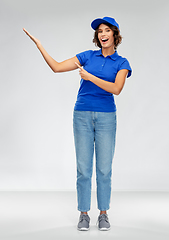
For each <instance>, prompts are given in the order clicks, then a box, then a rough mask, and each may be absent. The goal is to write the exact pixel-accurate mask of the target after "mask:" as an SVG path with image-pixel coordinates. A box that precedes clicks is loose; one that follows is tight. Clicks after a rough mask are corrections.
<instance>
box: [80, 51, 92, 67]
mask: <svg viewBox="0 0 169 240" xmlns="http://www.w3.org/2000/svg"><path fill="white" fill-rule="evenodd" d="M91 52H92V50H88V51H85V52H81V53H78V54H76V57H77V58H78V60H79V62H80V64H81V65H82V66H84V65H85V63H86V62H87V60H88V59H89V58H90V55H91Z"/></svg>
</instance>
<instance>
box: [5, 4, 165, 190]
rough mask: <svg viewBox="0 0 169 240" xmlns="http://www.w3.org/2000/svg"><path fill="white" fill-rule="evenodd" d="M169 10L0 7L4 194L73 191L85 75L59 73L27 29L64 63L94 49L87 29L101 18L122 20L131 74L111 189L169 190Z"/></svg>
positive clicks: (123, 50)
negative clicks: (77, 113)
mask: <svg viewBox="0 0 169 240" xmlns="http://www.w3.org/2000/svg"><path fill="white" fill-rule="evenodd" d="M168 12H169V2H168V1H167V0H166V1H164V0H160V1H153V0H148V1H147V0H146V1H145V0H142V1H134V0H129V1H126V0H121V1H112V0H107V1H96V0H94V1H91V0H90V1H89V0H86V1H80V0H78V1H77V0H71V1H68V0H67V1H66V0H62V1H56V0H55V1H54V0H48V1H41V0H29V1H23V0H15V1H12V0H0V29H1V38H0V67H1V71H0V76H1V77H0V190H74V189H75V187H76V186H75V181H76V160H75V150H74V142H73V129H72V112H73V107H74V103H75V101H76V95H77V91H78V88H79V82H80V77H79V74H78V70H75V71H72V72H68V73H59V74H54V73H53V72H52V71H51V70H50V68H49V67H48V66H47V64H46V63H45V62H44V60H43V58H42V56H41V54H40V52H39V51H38V49H37V48H36V46H35V45H34V43H33V42H32V41H31V40H30V39H29V38H28V37H27V35H26V34H25V33H24V32H23V31H22V28H23V27H24V28H26V29H27V30H28V31H29V32H30V33H31V34H32V35H34V36H35V37H37V38H38V39H40V40H41V42H42V44H43V46H44V48H45V49H46V50H47V52H48V53H49V54H50V55H51V56H52V57H53V58H54V59H56V60H57V61H62V60H65V59H67V58H70V57H73V56H75V55H76V54H77V53H79V52H81V51H85V50H88V49H96V47H95V46H94V44H93V43H92V39H93V30H92V29H91V27H90V23H91V21H92V20H93V19H95V18H97V17H104V16H112V17H114V18H115V19H116V20H117V22H119V24H120V28H121V34H122V36H123V43H122V45H120V46H119V48H118V53H119V54H120V55H122V56H124V57H126V58H127V59H128V60H129V61H130V64H131V66H132V68H133V75H132V77H130V78H129V79H127V81H126V84H125V87H124V89H123V91H122V92H121V94H120V95H119V96H117V97H115V99H116V103H117V108H118V111H117V114H118V130H117V145H116V153H115V157H114V163H113V189H114V190H169V174H168V168H169V162H168V153H169V150H168V130H169V127H168V122H169V109H168V104H167V103H168V101H169V96H168V86H169V84H168V74H167V73H168V68H167V67H168V54H169V47H168V37H169V32H168V22H169V15H168ZM95 188H96V184H95V172H94V176H93V189H95Z"/></svg>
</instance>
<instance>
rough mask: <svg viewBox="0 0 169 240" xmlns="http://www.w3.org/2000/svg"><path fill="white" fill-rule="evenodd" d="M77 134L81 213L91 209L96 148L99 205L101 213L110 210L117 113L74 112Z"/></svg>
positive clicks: (78, 186)
mask: <svg viewBox="0 0 169 240" xmlns="http://www.w3.org/2000/svg"><path fill="white" fill-rule="evenodd" d="M73 131H74V143H75V150H76V164H77V182H76V187H77V200H78V210H79V211H81V212H87V211H89V210H90V204H91V178H92V172H93V153H94V148H95V156H96V183H97V205H98V209H99V210H101V211H104V210H108V209H109V208H110V206H109V205H110V198H111V176H112V161H113V156H114V149H115V138H116V112H91V111H74V113H73Z"/></svg>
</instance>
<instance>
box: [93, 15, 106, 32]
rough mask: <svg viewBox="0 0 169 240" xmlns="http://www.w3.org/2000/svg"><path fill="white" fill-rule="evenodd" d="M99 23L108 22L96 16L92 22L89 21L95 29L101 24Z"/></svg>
mask: <svg viewBox="0 0 169 240" xmlns="http://www.w3.org/2000/svg"><path fill="white" fill-rule="evenodd" d="M101 23H109V22H107V21H105V20H103V19H101V18H97V19H95V20H94V21H93V22H92V23H91V27H92V28H93V29H94V30H96V28H97V27H98V26H99V25H100V24H101Z"/></svg>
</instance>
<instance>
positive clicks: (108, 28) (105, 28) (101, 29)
mask: <svg viewBox="0 0 169 240" xmlns="http://www.w3.org/2000/svg"><path fill="white" fill-rule="evenodd" d="M105 29H110V28H109V27H106V28H105ZM98 30H102V28H99V29H98Z"/></svg>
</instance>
